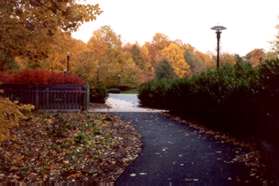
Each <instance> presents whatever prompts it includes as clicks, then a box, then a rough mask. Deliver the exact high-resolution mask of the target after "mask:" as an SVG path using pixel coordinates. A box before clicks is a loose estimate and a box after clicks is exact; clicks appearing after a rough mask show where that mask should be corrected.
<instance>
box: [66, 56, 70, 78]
mask: <svg viewBox="0 0 279 186" xmlns="http://www.w3.org/2000/svg"><path fill="white" fill-rule="evenodd" d="M66 71H67V73H69V72H70V52H67V70H66Z"/></svg>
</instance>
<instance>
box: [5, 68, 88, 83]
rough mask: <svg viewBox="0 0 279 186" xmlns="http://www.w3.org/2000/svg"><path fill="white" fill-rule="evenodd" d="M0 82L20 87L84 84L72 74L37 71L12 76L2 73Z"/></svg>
mask: <svg viewBox="0 0 279 186" xmlns="http://www.w3.org/2000/svg"><path fill="white" fill-rule="evenodd" d="M0 82H1V83H3V84H20V85H26V84H28V85H57V84H78V85H82V84H84V82H83V81H82V80H81V79H80V78H79V77H78V76H76V75H73V74H65V73H63V72H51V71H47V70H38V69H37V70H23V71H20V72H17V73H13V74H7V73H2V74H1V75H0Z"/></svg>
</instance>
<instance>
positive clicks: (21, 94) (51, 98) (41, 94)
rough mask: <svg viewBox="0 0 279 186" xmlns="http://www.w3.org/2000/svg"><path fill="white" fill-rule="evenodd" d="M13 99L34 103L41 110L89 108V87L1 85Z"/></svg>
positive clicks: (6, 94) (5, 92)
mask: <svg viewBox="0 0 279 186" xmlns="http://www.w3.org/2000/svg"><path fill="white" fill-rule="evenodd" d="M0 88H1V89H2V90H3V92H4V93H3V94H4V96H6V97H9V98H10V99H11V100H18V101H19V102H21V103H29V104H33V105H34V106H35V108H36V109H39V110H87V108H88V102H89V92H88V87H87V86H83V85H55V86H28V87H26V86H20V85H1V86H0Z"/></svg>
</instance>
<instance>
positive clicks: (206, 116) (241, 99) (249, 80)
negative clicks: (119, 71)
mask: <svg viewBox="0 0 279 186" xmlns="http://www.w3.org/2000/svg"><path fill="white" fill-rule="evenodd" d="M139 92H140V93H139V99H140V101H141V104H142V105H144V106H149V107H154V108H162V109H168V110H170V111H171V112H174V113H176V114H179V115H181V116H185V117H193V118H196V119H203V120H204V121H206V122H205V123H206V124H207V125H209V126H210V127H214V128H217V129H220V130H224V131H226V132H230V133H234V134H236V135H242V136H243V135H244V136H245V135H246V136H261V137H264V138H266V139H268V140H274V138H276V135H277V132H278V131H279V130H278V129H279V127H278V126H279V125H278V121H279V60H273V61H266V62H264V63H263V64H261V65H259V66H258V67H256V68H253V67H252V66H251V65H249V64H247V63H238V64H236V65H224V66H222V67H221V68H220V69H219V70H218V71H217V70H216V69H210V70H208V71H206V72H203V73H200V74H198V75H195V76H192V77H190V78H187V79H176V80H153V81H151V82H148V83H146V84H143V85H142V86H141V87H140V91H139Z"/></svg>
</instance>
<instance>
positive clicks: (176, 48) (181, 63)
mask: <svg viewBox="0 0 279 186" xmlns="http://www.w3.org/2000/svg"><path fill="white" fill-rule="evenodd" d="M162 58H164V59H166V60H168V61H169V62H170V65H171V66H172V68H173V70H174V72H175V73H176V75H177V76H178V77H185V76H187V75H189V73H190V66H189V65H188V64H187V63H186V61H185V58H184V49H183V47H182V46H180V45H178V44H176V43H174V42H173V43H171V44H169V45H168V46H167V47H166V48H164V49H163V50H162Z"/></svg>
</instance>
